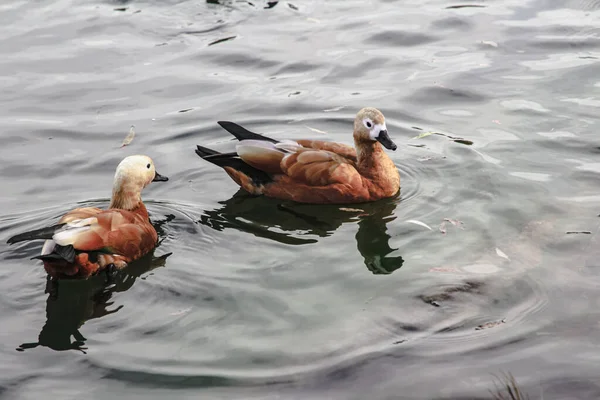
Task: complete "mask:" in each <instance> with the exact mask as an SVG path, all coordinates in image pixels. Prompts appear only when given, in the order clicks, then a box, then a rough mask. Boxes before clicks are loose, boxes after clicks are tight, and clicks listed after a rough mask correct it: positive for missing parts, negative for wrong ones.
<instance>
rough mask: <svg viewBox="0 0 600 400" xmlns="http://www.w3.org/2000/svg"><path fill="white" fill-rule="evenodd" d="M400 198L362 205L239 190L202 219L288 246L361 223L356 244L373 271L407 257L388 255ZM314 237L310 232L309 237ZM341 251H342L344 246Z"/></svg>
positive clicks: (390, 269)
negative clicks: (301, 201)
mask: <svg viewBox="0 0 600 400" xmlns="http://www.w3.org/2000/svg"><path fill="white" fill-rule="evenodd" d="M398 202H399V199H398V197H393V198H389V199H384V200H380V201H377V202H373V203H362V204H358V205H348V206H344V205H310V204H299V203H293V202H282V201H281V200H276V199H270V198H267V197H263V196H259V197H256V196H251V195H249V194H247V193H246V192H244V191H242V190H240V191H238V192H237V193H236V194H235V195H234V196H233V197H232V198H231V199H229V200H226V201H223V202H220V204H222V207H220V208H217V209H214V210H210V211H205V212H204V214H203V215H202V217H201V218H200V221H199V222H200V223H201V224H203V225H206V226H209V227H211V228H213V229H216V230H218V231H222V230H224V229H227V228H231V229H237V230H240V231H243V232H247V233H251V234H253V235H255V236H258V237H262V238H267V239H271V240H275V241H277V242H280V243H284V244H289V245H305V244H310V243H316V242H317V241H318V239H317V238H315V236H317V237H326V236H330V235H332V234H333V233H334V232H335V230H336V229H338V228H339V227H340V226H341V225H342V224H344V223H349V222H358V231H357V233H356V243H357V248H358V251H359V253H360V254H361V255H362V257H363V258H364V263H365V265H366V267H367V268H368V269H369V271H371V272H372V273H374V274H391V273H392V272H394V271H395V270H397V269H398V268H400V267H401V266H402V264H403V262H404V260H403V259H402V257H401V256H399V255H398V256H389V254H390V253H392V252H393V251H395V250H397V249H393V248H391V247H390V245H389V240H390V235H388V233H387V223H389V222H390V221H393V220H394V219H395V218H396V217H395V216H393V213H394V211H395V209H396V205H397V204H398ZM311 236H312V237H311ZM340 251H342V250H341V249H340Z"/></svg>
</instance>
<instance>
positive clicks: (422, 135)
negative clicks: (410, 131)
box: [412, 132, 435, 139]
mask: <svg viewBox="0 0 600 400" xmlns="http://www.w3.org/2000/svg"><path fill="white" fill-rule="evenodd" d="M434 133H435V132H423V133H420V134H418V135H417V136H415V137H414V138H412V139H422V138H424V137H426V136H429V135H433V134H434Z"/></svg>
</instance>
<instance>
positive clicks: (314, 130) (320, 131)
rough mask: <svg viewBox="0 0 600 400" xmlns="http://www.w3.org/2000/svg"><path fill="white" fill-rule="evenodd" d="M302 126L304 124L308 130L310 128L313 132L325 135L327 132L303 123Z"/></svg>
mask: <svg viewBox="0 0 600 400" xmlns="http://www.w3.org/2000/svg"><path fill="white" fill-rule="evenodd" d="M304 126H306V127H307V128H308V129H310V130H311V131H313V132H317V133H321V134H323V135H326V134H327V132H325V131H322V130H320V129H317V128H311V127H310V126H307V125H304Z"/></svg>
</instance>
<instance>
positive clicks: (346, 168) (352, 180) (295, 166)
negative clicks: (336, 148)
mask: <svg viewBox="0 0 600 400" xmlns="http://www.w3.org/2000/svg"><path fill="white" fill-rule="evenodd" d="M355 165H356V164H355V163H354V162H353V161H352V160H350V159H348V158H345V157H343V156H340V155H338V154H336V153H333V152H330V151H326V150H312V149H306V148H303V149H301V150H298V151H296V152H295V153H292V154H289V155H286V157H284V158H283V159H282V160H281V169H282V170H283V172H284V173H285V175H287V176H288V177H290V178H291V179H292V180H294V181H296V182H300V183H304V184H307V185H310V186H327V185H334V184H344V185H349V186H353V187H359V186H361V185H362V177H361V175H360V174H359V172H358V171H357V170H356V166H355Z"/></svg>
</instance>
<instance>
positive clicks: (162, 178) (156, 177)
mask: <svg viewBox="0 0 600 400" xmlns="http://www.w3.org/2000/svg"><path fill="white" fill-rule="evenodd" d="M168 180H169V178H167V177H166V176H162V175H161V174H159V173H158V172H156V171H155V172H154V179H152V182H166V181H168Z"/></svg>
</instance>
